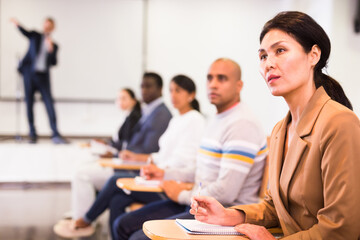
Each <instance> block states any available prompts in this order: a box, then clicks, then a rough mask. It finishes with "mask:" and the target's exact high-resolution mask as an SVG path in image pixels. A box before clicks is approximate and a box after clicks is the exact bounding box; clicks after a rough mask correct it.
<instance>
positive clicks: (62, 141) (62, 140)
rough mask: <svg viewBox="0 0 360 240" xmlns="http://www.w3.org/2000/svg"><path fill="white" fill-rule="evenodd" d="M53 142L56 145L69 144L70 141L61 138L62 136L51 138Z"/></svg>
mask: <svg viewBox="0 0 360 240" xmlns="http://www.w3.org/2000/svg"><path fill="white" fill-rule="evenodd" d="M51 141H52V142H53V143H54V144H68V143H69V141H68V140H66V139H65V138H63V137H61V136H53V137H52V138H51Z"/></svg>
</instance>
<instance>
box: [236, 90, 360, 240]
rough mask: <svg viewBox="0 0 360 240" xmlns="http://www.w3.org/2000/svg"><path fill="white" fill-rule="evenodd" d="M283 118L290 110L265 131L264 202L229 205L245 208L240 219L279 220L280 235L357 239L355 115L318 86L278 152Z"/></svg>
mask: <svg viewBox="0 0 360 240" xmlns="http://www.w3.org/2000/svg"><path fill="white" fill-rule="evenodd" d="M289 120H290V114H288V115H287V117H286V118H285V119H284V120H282V121H280V122H279V123H278V124H277V125H276V126H275V128H274V130H273V132H272V134H271V139H270V151H269V176H270V178H269V192H268V194H267V196H266V197H265V201H263V202H262V203H261V204H257V205H247V206H237V207H235V208H237V209H241V210H242V211H244V212H245V213H246V222H249V223H254V224H260V225H263V226H266V227H274V226H277V225H280V226H281V228H282V230H283V232H284V234H285V238H284V239H289V240H290V239H291V240H292V239H294V240H295V239H339V240H340V239H358V238H359V237H360V205H359V203H358V201H359V199H360V187H359V183H360V174H359V170H360V161H359V156H360V122H359V119H358V117H357V116H356V115H355V114H354V112H352V111H350V110H349V109H348V108H346V107H344V106H343V105H341V104H339V103H337V102H335V101H333V100H331V99H330V97H329V96H328V95H327V94H326V92H325V90H324V89H323V88H322V87H320V88H319V89H317V90H316V92H315V94H314V96H313V97H312V98H311V100H310V102H309V103H308V104H307V106H306V107H305V109H304V111H303V113H302V115H301V118H300V120H299V123H298V124H297V126H296V133H294V136H293V139H292V141H291V143H290V146H289V149H288V151H287V155H286V156H283V153H284V143H285V136H286V128H287V124H288V122H289Z"/></svg>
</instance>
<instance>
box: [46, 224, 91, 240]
mask: <svg viewBox="0 0 360 240" xmlns="http://www.w3.org/2000/svg"><path fill="white" fill-rule="evenodd" d="M53 229H54V232H55V233H56V234H57V235H58V236H60V237H63V238H80V237H89V236H91V235H93V234H94V233H95V228H94V227H93V226H92V225H89V226H87V227H82V228H76V227H75V221H74V220H68V219H66V220H65V219H63V220H60V221H59V222H58V223H57V224H56V225H55V226H54V228H53Z"/></svg>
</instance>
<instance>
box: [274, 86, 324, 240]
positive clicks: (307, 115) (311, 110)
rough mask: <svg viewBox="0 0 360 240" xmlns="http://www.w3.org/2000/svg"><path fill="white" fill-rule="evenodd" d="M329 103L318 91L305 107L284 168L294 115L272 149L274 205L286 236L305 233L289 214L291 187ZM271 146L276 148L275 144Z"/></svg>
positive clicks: (284, 126)
mask: <svg viewBox="0 0 360 240" xmlns="http://www.w3.org/2000/svg"><path fill="white" fill-rule="evenodd" d="M328 100H330V97H329V96H328V95H327V94H326V92H325V90H324V89H323V87H320V88H318V89H317V90H316V92H315V93H314V95H313V96H312V98H311V99H310V101H309V103H308V104H307V106H306V107H305V109H304V111H303V113H302V115H301V117H300V121H299V123H298V125H297V126H296V131H295V134H294V137H293V139H292V140H291V143H290V146H289V149H288V152H287V156H286V161H285V163H284V165H283V159H284V158H283V153H284V143H285V135H286V127H287V123H288V122H289V119H290V117H291V116H290V113H288V114H287V116H286V117H285V119H284V120H283V122H282V124H281V126H280V128H279V130H278V132H277V133H276V136H275V143H274V149H271V150H272V152H273V153H274V154H273V155H272V159H271V160H272V162H273V168H272V170H273V171H274V173H275V174H274V179H273V181H272V182H273V183H274V189H273V191H271V194H272V197H273V200H274V204H275V205H276V210H277V212H278V215H279V218H280V221H281V222H283V224H285V225H286V227H284V228H283V230H284V234H285V235H288V234H290V233H292V232H296V231H301V229H300V227H299V226H298V224H297V223H296V221H295V220H294V219H293V218H292V217H291V216H290V214H289V206H288V203H289V186H290V183H291V181H292V178H293V176H294V173H295V171H296V169H297V166H298V165H299V163H300V161H301V159H302V155H303V153H304V151H305V150H306V148H307V147H308V146H307V142H306V141H304V140H303V138H304V137H306V136H308V135H310V134H311V131H312V129H313V127H314V125H315V123H316V120H317V119H318V116H319V114H320V112H321V109H322V108H323V106H324V105H325V103H326V102H327V101H328ZM270 143H271V144H272V142H270ZM270 147H271V145H270ZM282 168H283V170H282ZM280 174H281V176H280ZM280 180H281V181H280ZM280 186H282V188H283V189H284V196H283V198H281V196H280Z"/></svg>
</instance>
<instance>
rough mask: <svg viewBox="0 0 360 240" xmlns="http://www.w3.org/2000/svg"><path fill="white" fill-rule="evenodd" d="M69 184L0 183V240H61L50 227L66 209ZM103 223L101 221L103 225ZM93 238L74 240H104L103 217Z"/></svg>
mask: <svg viewBox="0 0 360 240" xmlns="http://www.w3.org/2000/svg"><path fill="white" fill-rule="evenodd" d="M70 194H71V191H70V184H69V183H1V184H0V199H1V204H0V213H1V218H0V239H1V240H3V239H4V240H5V239H6V240H52V239H56V240H61V239H63V238H61V237H58V236H56V235H55V234H54V232H53V230H52V228H53V225H54V224H55V223H56V222H57V221H58V220H59V219H61V218H62V217H63V216H64V214H65V213H66V212H68V211H69V210H70ZM104 220H105V222H104ZM96 228H97V229H96V232H95V234H94V235H93V236H91V237H87V238H78V240H80V239H81V240H95V239H96V240H107V239H108V229H107V224H106V216H102V219H100V222H99V223H98V225H97V227H96Z"/></svg>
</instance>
